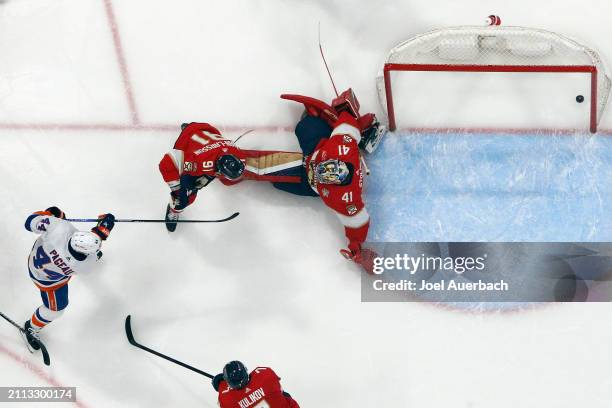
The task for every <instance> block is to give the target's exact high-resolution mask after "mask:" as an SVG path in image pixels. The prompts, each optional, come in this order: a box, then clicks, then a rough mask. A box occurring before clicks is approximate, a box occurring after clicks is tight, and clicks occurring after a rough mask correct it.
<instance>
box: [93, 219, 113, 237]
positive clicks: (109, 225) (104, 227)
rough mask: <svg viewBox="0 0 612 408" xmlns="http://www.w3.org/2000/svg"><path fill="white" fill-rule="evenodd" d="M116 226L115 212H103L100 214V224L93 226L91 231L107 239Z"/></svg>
mask: <svg viewBox="0 0 612 408" xmlns="http://www.w3.org/2000/svg"><path fill="white" fill-rule="evenodd" d="M114 226H115V216H114V215H113V214H111V213H108V214H101V215H99V216H98V225H96V226H95V227H93V228H92V229H91V232H93V233H94V234H96V235H97V236H99V237H100V239H101V240H102V241H105V240H106V238H108V235H109V234H110V232H111V230H112V229H113V227H114Z"/></svg>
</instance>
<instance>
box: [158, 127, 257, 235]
mask: <svg viewBox="0 0 612 408" xmlns="http://www.w3.org/2000/svg"><path fill="white" fill-rule="evenodd" d="M244 161H245V158H244V154H243V152H242V151H241V150H240V149H239V148H237V147H236V146H234V143H233V142H232V141H231V140H228V139H225V138H223V137H222V136H221V132H219V130H217V129H216V128H215V127H213V126H212V125H210V124H208V123H196V122H193V123H189V124H187V123H185V124H183V125H182V126H181V134H180V135H179V137H178V139H177V140H176V142H175V143H174V147H173V148H172V150H170V151H169V152H168V153H166V154H165V155H164V157H163V158H162V159H161V161H160V162H159V171H160V172H161V174H162V177H163V178H164V181H165V182H166V183H168V186H169V187H170V204H168V206H167V207H166V228H167V229H168V231H170V232H173V231H174V230H175V229H176V222H173V221H177V220H178V219H179V216H180V214H181V212H182V211H183V210H184V209H185V208H186V207H187V206H189V205H191V204H192V203H193V202H194V201H195V199H196V197H197V195H198V190H200V189H201V188H203V187H206V186H207V185H208V184H209V183H210V182H212V181H213V180H214V179H215V178H219V180H220V181H221V182H222V183H223V184H225V185H232V184H235V183H238V182H239V181H240V180H241V178H242V175H243V172H244Z"/></svg>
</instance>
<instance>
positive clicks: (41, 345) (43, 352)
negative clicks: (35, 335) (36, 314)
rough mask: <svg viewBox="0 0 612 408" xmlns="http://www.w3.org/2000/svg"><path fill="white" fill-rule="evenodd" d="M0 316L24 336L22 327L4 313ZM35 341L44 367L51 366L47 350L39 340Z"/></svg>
mask: <svg viewBox="0 0 612 408" xmlns="http://www.w3.org/2000/svg"><path fill="white" fill-rule="evenodd" d="M0 316H2V317H3V318H4V320H6V321H7V322H9V323H10V324H12V325H13V326H15V327H16V328H17V330H19V331H20V332H21V333H23V334H24V335H25V334H26V331H25V329H24V328H23V327H21V326H19V325H18V324H17V323H15V322H14V321H12V320H11V319H10V318H9V317H8V316H6V315H5V314H4V313H2V312H0ZM36 341H38V345H39V346H40V352H41V353H42V356H43V362H44V363H45V365H48V366H50V365H51V359H50V358H49V352H48V351H47V348H46V347H45V345H44V344H43V342H42V341H40V339H37V340H36Z"/></svg>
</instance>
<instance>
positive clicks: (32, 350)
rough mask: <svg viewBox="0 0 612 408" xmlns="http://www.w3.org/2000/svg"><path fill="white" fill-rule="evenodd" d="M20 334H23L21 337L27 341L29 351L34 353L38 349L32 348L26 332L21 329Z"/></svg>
mask: <svg viewBox="0 0 612 408" xmlns="http://www.w3.org/2000/svg"><path fill="white" fill-rule="evenodd" d="M19 334H21V338H22V339H23V342H24V343H25V346H26V348H27V349H28V351H29V352H30V354H34V352H35V351H36V350H34V349H33V348H32V346H30V343H29V342H28V338H27V337H26V334H25V332H23V331H21V330H19Z"/></svg>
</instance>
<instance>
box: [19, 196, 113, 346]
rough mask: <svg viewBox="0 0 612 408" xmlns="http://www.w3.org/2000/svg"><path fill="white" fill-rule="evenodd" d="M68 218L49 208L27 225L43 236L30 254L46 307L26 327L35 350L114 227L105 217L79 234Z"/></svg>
mask: <svg viewBox="0 0 612 408" xmlns="http://www.w3.org/2000/svg"><path fill="white" fill-rule="evenodd" d="M65 218H66V216H65V214H64V212H63V211H62V210H60V209H59V208H57V207H49V208H47V209H46V210H45V211H38V212H35V213H33V214H32V215H30V216H29V217H28V218H27V220H26V222H25V228H26V229H27V230H28V231H31V232H34V233H36V234H40V237H38V239H37V240H36V242H35V243H34V246H33V247H32V251H31V252H30V256H29V258H28V270H29V273H30V278H31V279H32V281H33V282H34V284H35V285H36V287H38V289H39V290H40V295H41V297H42V301H43V304H42V305H41V306H39V307H38V308H37V309H36V310H35V311H34V313H33V314H32V317H31V318H30V320H28V321H26V322H25V325H24V329H25V333H26V338H27V341H28V344H29V345H30V346H31V347H32V348H33V349H35V350H38V349H39V348H40V346H39V344H38V338H39V334H40V331H41V330H42V329H43V328H44V327H45V326H47V325H48V324H49V323H51V322H52V321H54V320H55V319H57V318H58V317H60V316H61V315H62V314H63V313H64V309H66V307H67V306H68V282H69V281H70V279H71V278H72V275H73V274H75V273H79V272H84V271H87V270H88V269H89V268H91V266H92V265H93V264H95V263H96V261H97V260H98V259H99V258H100V257H101V256H102V252H101V251H100V247H101V245H102V241H104V240H106V238H108V235H109V234H110V231H111V230H112V229H113V226H114V224H115V217H114V216H113V215H112V214H102V215H100V216H99V217H98V224H97V225H96V226H95V227H93V228H92V229H91V231H79V230H77V229H76V228H75V227H74V226H73V225H72V224H71V223H70V222H68V221H66V220H65Z"/></svg>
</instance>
